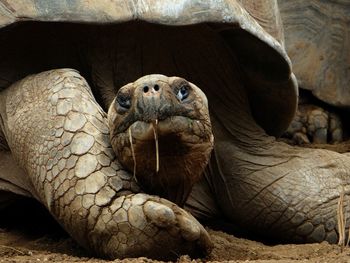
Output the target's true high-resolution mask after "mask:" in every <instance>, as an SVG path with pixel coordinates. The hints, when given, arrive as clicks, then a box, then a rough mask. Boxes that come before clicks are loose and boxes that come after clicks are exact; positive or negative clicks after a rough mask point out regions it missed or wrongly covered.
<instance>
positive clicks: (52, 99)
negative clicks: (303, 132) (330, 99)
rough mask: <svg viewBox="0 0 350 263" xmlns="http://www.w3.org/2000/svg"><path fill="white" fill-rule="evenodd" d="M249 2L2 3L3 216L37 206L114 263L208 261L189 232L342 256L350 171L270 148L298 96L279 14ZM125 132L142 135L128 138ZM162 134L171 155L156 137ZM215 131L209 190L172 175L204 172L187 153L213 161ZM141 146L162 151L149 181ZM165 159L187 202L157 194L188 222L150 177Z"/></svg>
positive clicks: (206, 246) (328, 155) (198, 181)
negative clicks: (342, 206)
mask: <svg viewBox="0 0 350 263" xmlns="http://www.w3.org/2000/svg"><path fill="white" fill-rule="evenodd" d="M254 2H255V4H256V5H252V4H251V2H250V1H234V0H220V1H214V0H211V1H197V0H182V1H168V0H162V1H152V0H145V1H124V0H114V1H94V2H92V1H89V2H86V1H81V0H71V1H46V0H45V1H25V2H24V1H14V0H6V1H4V0H2V1H0V23H1V25H2V29H1V32H0V58H1V59H0V86H1V88H2V91H1V93H0V116H1V119H0V120H1V122H0V123H1V133H0V138H1V147H2V151H0V154H1V159H0V160H1V161H0V167H1V169H0V179H1V181H0V182H1V183H0V187H1V188H0V189H1V190H2V191H1V200H3V202H2V206H3V205H5V202H8V201H6V200H9V198H10V197H11V196H13V194H15V195H23V196H27V197H32V198H35V199H37V200H38V201H39V202H41V203H42V204H43V205H44V206H45V207H46V208H47V209H48V211H49V212H50V213H51V214H52V216H53V217H54V218H55V219H56V220H57V221H58V222H59V223H60V224H61V225H62V226H63V227H64V229H65V230H66V231H67V232H68V233H69V234H70V235H71V236H72V237H73V238H74V239H75V240H76V241H77V242H78V243H79V244H80V245H82V246H83V247H85V248H87V249H89V250H90V251H93V252H94V253H95V254H96V255H99V256H102V257H109V258H115V257H120V258H122V257H130V256H149V257H153V258H169V257H171V256H173V255H179V254H181V253H189V254H190V255H193V254H195V253H197V252H208V251H210V248H211V241H210V237H209V235H208V234H207V232H206V230H205V229H204V228H203V226H202V225H201V224H200V223H199V222H198V221H197V220H196V219H195V218H194V217H196V218H197V219H199V220H207V221H209V220H212V221H213V220H222V221H225V222H228V223H232V224H234V225H236V226H239V227H241V228H245V229H247V230H249V231H251V232H254V233H257V234H260V235H263V236H265V237H272V238H278V239H280V240H283V241H285V242H287V241H290V242H320V241H323V240H327V241H329V242H332V243H334V242H336V241H337V238H338V230H337V224H336V222H337V218H336V214H337V211H336V210H337V209H336V207H337V201H338V197H339V195H340V193H341V192H342V191H345V193H348V192H349V190H350V189H349V181H350V180H349V179H350V178H349V175H348V173H349V171H350V164H349V160H350V159H349V157H348V156H346V155H341V154H338V153H335V152H330V151H324V150H311V149H303V148H294V147H291V146H289V145H287V144H284V143H282V142H278V141H276V137H278V136H279V135H280V134H281V133H282V132H283V131H284V130H285V129H286V128H287V127H288V125H289V123H290V121H291V120H292V118H293V115H294V113H295V110H296V107H297V96H298V90H297V85H296V80H295V77H294V75H293V73H292V71H291V64H290V60H289V59H288V57H287V55H286V52H285V50H284V48H283V45H282V43H283V41H282V39H281V36H283V34H282V31H281V28H280V20H279V13H278V9H277V4H276V1H254ZM245 6H246V7H247V10H248V12H249V13H248V12H247V10H245ZM253 17H254V18H255V19H256V20H255V19H254V18H253ZM43 21H44V22H45V23H44V22H43ZM256 21H262V22H264V23H265V24H264V25H263V26H264V27H265V28H266V31H265V30H264V29H263V28H262V27H261V26H260V25H259V24H258V23H257V22H256ZM266 21H269V22H267V23H266ZM267 31H269V32H270V33H271V34H272V35H274V37H273V36H272V35H270V34H269V33H267ZM70 68H73V69H70ZM78 71H79V72H78ZM144 75H148V76H145V77H143V76H144ZM167 76H169V77H167ZM171 76H179V77H171ZM128 83H130V84H128ZM192 83H194V84H192ZM197 86H198V87H199V88H200V89H201V90H202V91H203V92H204V93H202V91H201V90H200V89H199V88H197ZM90 87H91V88H90ZM121 87H123V88H122V89H120V90H119V91H118V89H119V88H121ZM129 90H131V91H130V92H129ZM204 94H206V96H207V98H208V102H207V100H206V98H205V95H204ZM140 96H141V97H142V96H150V98H151V99H150V100H151V101H153V102H152V103H153V104H154V105H153V104H152V105H153V106H152V107H153V108H152V109H153V110H151V111H149V110H147V109H145V108H144V107H147V105H148V104H147V103H138V102H139V101H141V100H142V99H140ZM161 97H162V98H163V99H162V100H161V99H160V98H161ZM142 98H143V97H142ZM142 101H146V99H145V100H142ZM167 103H170V104H171V105H172V106H171V107H170V106H169V105H168V104H167ZM208 105H209V110H210V120H211V124H210V123H209V120H208V113H207V111H208ZM108 108H109V112H110V113H111V114H112V115H110V116H109V120H107V114H106V111H107V109H108ZM175 108H176V109H185V108H186V110H179V111H174V109H175ZM116 112H117V113H118V114H119V115H117V116H116V115H113V113H114V114H116ZM142 112H145V113H146V115H147V116H144V115H142ZM164 112H165V113H164ZM179 112H180V113H179ZM123 114H124V115H123ZM125 116H127V117H125ZM135 116H137V117H135ZM152 116H153V117H152ZM162 116H163V117H162ZM164 116H165V117H164ZM201 116H202V117H203V116H204V117H203V118H202V117H201ZM124 117H125V118H124ZM172 120H180V122H179V123H178V122H174V123H172ZM201 121H202V122H201ZM186 122H187V124H186V125H185V124H184V123H186ZM140 123H141V126H140V125H139V124H140ZM169 123H170V124H169ZM133 125H139V126H137V127H141V128H140V129H137V127H136V128H135V129H133V130H132V132H128V129H129V127H131V126H133ZM162 125H163V127H165V130H166V129H168V134H172V135H173V137H172V138H174V141H175V142H176V143H174V142H173V141H171V140H169V139H167V140H163V143H162V138H161V137H159V138H156V139H154V138H153V137H152V136H151V138H149V137H150V136H148V135H149V134H150V129H151V128H150V127H153V131H154V130H157V129H158V127H161V126H162ZM210 126H211V127H212V133H213V135H214V149H213V151H212V153H211V158H210V160H209V162H208V165H207V166H206V167H205V170H204V172H203V175H202V176H201V177H200V178H199V176H198V175H196V178H191V170H190V173H187V174H186V175H185V176H183V175H179V174H177V173H176V171H183V169H182V168H183V166H186V169H197V168H196V166H195V167H192V166H191V162H192V161H193V159H194V156H192V154H191V153H192V152H191V151H189V149H192V148H191V147H189V145H191V144H192V146H196V144H197V142H198V140H201V138H205V139H203V140H202V141H203V142H204V143H206V146H205V147H207V148H206V149H203V151H204V152H206V153H205V154H209V151H210V148H211V147H212V138H211V136H210V131H209V132H208V129H210ZM120 127H121V128H120ZM133 127H134V126H133ZM169 127H170V128H171V129H173V130H169ZM191 129H193V131H192V132H193V134H191ZM185 130H186V132H187V134H186V136H182V135H183V133H184V131H185ZM142 131H145V132H147V133H148V135H147V136H144V137H143V135H142ZM119 133H122V135H121V136H117V135H118V134H119ZM123 133H124V135H123ZM154 133H155V134H156V132H154ZM205 134H207V135H206V136H204V135H205ZM158 135H159V136H162V134H161V132H159V134H158ZM202 135H203V136H204V137H203V136H202ZM166 136H167V135H166ZM155 137H156V136H155ZM183 137H185V140H184V141H182V138H183ZM118 138H119V139H118ZM138 138H141V141H142V138H146V139H147V140H152V143H148V142H146V143H145V144H146V145H155V144H153V143H154V142H155V141H156V142H159V145H158V147H153V146H152V147H153V148H152V149H155V148H159V149H157V150H158V151H157V152H158V157H156V156H157V154H155V155H153V157H152V156H151V155H150V156H151V157H150V158H151V163H152V164H153V165H154V166H153V169H154V170H153V172H154V173H153V174H152V173H151V174H144V175H143V176H142V177H138V172H142V168H143V165H144V164H143V163H142V158H141V159H137V158H138V156H140V155H141V157H142V149H139V150H138V151H137V154H138V156H136V153H135V151H134V150H135V149H136V145H134V143H135V141H137V139H138ZM186 138H188V140H187V139H186ZM111 141H113V142H115V143H116V144H114V146H113V148H114V149H116V150H117V155H116V154H115V153H114V151H113V150H112V145H111ZM164 142H166V143H170V145H171V146H172V147H170V148H169V147H168V146H169V145H164ZM119 143H121V144H122V145H124V146H125V147H126V150H125V152H124V153H125V154H126V155H128V156H129V157H130V158H131V160H133V161H134V163H132V161H128V160H123V157H124V156H120V155H121V153H123V149H124V148H123V147H120V148H121V149H120V148H119ZM147 143H148V144H147ZM201 145H203V144H201ZM150 147H151V146H150ZM118 148H119V149H118ZM162 149H166V151H164V150H162ZM178 149H180V153H179V152H177V151H178ZM144 152H145V154H146V152H148V154H149V149H146V148H145V151H144ZM197 152H198V151H197ZM162 155H164V156H165V157H166V158H167V159H166V160H170V158H169V156H176V158H174V160H175V162H171V161H169V162H170V163H171V164H172V166H171V167H170V168H171V169H169V173H170V174H171V176H177V175H178V176H179V178H177V179H176V180H177V181H176V185H175V186H174V187H175V188H176V189H179V191H180V194H179V195H178V194H177V192H176V191H174V190H173V189H171V190H170V191H168V192H167V191H164V192H162V193H160V195H164V196H165V197H169V198H170V199H171V200H174V201H175V202H176V203H178V204H180V205H181V204H182V203H183V202H184V199H186V200H185V204H184V208H185V209H186V210H187V212H186V211H185V210H184V209H182V208H180V207H179V205H177V204H175V203H174V202H171V201H169V200H167V199H165V198H161V197H158V196H157V191H158V190H161V191H163V190H164V189H165V190H166V189H167V188H169V187H170V188H171V187H172V186H171V184H165V185H163V184H162V182H164V180H167V178H165V179H164V180H163V179H159V178H158V177H157V172H161V167H163V166H162V165H163V161H164V159H163V157H164V156H162ZM178 155H179V156H180V158H177V156H178ZM116 156H117V157H118V158H116ZM183 156H187V157H186V158H187V159H186V158H182V157H183ZM201 158H202V157H201ZM206 158H207V157H206V156H204V157H203V159H201V160H203V161H204V162H205V161H206ZM146 159H147V158H146ZM155 159H157V161H156V162H155ZM140 160H141V161H140ZM176 160H178V161H177V163H176ZM135 161H137V162H135ZM146 161H147V160H146ZM187 161H188V162H187ZM128 162H129V165H128ZM200 162H201V161H200ZM200 162H199V163H200ZM121 163H124V164H126V166H125V168H124V166H122V165H121ZM157 163H158V165H159V167H158V165H157ZM135 164H136V166H137V167H136V169H135V166H133V165H135ZM174 164H175V165H174ZM197 164H198V162H197ZM164 165H165V166H167V163H165V164H164ZM126 168H127V169H126ZM180 168H181V169H180ZM145 169H146V168H145ZM147 169H148V168H147ZM147 169H146V170H147ZM177 169H179V170H177ZM200 169H202V167H199V168H198V170H200ZM198 170H196V171H195V170H193V174H195V173H197V172H198ZM147 171H150V169H148V170H147ZM163 172H164V170H163ZM164 176H165V177H166V174H164V173H163V174H162V178H164ZM181 176H182V177H181ZM186 178H189V180H187V179H186ZM140 179H144V180H143V181H141V182H139V180H140ZM153 179H154V180H155V181H156V182H159V181H160V183H161V184H160V188H158V187H155V188H152V186H154V184H153V183H154V181H153ZM182 180H183V182H184V183H185V184H187V183H191V184H192V183H193V184H194V185H193V187H192V189H190V190H189V189H188V187H189V186H188V185H181V181H182ZM147 183H150V184H149V185H148V186H149V187H150V188H152V189H150V192H148V188H147V187H144V186H143V184H146V186H147ZM187 196H188V197H187ZM190 213H191V214H192V215H194V217H193V216H192V215H191V214H190Z"/></svg>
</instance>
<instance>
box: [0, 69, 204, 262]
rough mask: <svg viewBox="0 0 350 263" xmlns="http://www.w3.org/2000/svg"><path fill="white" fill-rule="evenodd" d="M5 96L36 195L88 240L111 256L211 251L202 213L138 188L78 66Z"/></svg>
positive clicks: (15, 148)
mask: <svg viewBox="0 0 350 263" xmlns="http://www.w3.org/2000/svg"><path fill="white" fill-rule="evenodd" d="M0 100H1V103H2V104H1V105H2V108H1V117H2V119H3V121H4V124H5V125H4V126H5V127H4V133H5V135H6V139H7V142H8V144H9V147H10V148H11V151H12V154H13V156H14V158H15V159H16V160H17V162H18V163H19V164H20V166H21V167H23V168H24V170H25V171H26V173H27V174H28V176H29V177H30V178H31V180H32V182H33V185H34V189H32V191H33V193H32V195H33V196H35V197H37V199H38V200H39V201H40V202H42V203H43V204H44V205H45V206H46V207H47V208H48V209H49V211H50V212H51V213H52V214H53V216H54V217H55V218H56V220H57V221H58V222H59V223H60V224H61V225H62V226H63V227H64V228H65V229H66V230H67V231H68V233H70V235H72V237H74V238H75V239H76V240H77V241H78V242H79V243H80V244H81V245H82V246H84V247H85V248H87V249H91V250H92V252H94V253H97V254H99V255H100V256H103V257H109V258H115V257H120V258H122V257H133V256H141V255H142V256H149V257H153V258H163V259H164V258H168V257H171V256H172V254H171V253H170V251H172V252H174V256H175V255H176V254H177V253H179V254H181V253H190V254H194V253H195V252H198V251H199V252H203V251H208V250H210V247H211V242H210V240H209V236H208V234H207V232H206V231H205V230H204V228H203V227H202V226H201V225H200V224H199V223H198V222H197V221H196V219H194V218H193V217H192V216H191V215H189V214H188V213H186V212H185V211H184V210H182V209H180V208H179V207H177V206H176V205H175V204H173V203H171V202H169V201H167V200H165V199H161V198H159V197H156V196H150V195H147V194H142V193H139V192H140V188H139V186H138V185H137V183H136V182H135V181H134V180H133V177H132V176H131V175H130V174H129V173H128V172H126V171H125V170H123V169H122V168H121V166H120V164H119V163H118V161H117V160H116V159H115V155H114V153H113V150H112V148H111V145H110V142H109V129H108V126H107V119H106V114H105V113H104V112H103V111H102V109H101V108H100V107H99V105H98V104H97V103H96V102H95V100H94V98H93V96H92V93H91V90H90V88H89V87H88V84H87V83H86V81H85V80H84V79H83V78H82V77H81V76H80V75H79V73H78V72H76V71H75V70H71V69H59V70H52V71H47V72H43V73H40V74H37V75H32V76H29V77H27V78H25V79H23V80H21V81H19V82H17V83H15V84H13V85H12V86H11V87H9V88H8V89H7V90H5V91H4V92H2V93H1V94H0ZM33 102H35V103H33ZM160 247H161V249H160Z"/></svg>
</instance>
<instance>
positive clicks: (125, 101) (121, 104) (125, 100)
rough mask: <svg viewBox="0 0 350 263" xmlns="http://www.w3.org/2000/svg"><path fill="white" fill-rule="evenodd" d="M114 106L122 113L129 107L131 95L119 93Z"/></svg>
mask: <svg viewBox="0 0 350 263" xmlns="http://www.w3.org/2000/svg"><path fill="white" fill-rule="evenodd" d="M115 102H116V104H117V105H116V106H117V107H116V108H117V111H118V112H119V113H124V112H126V111H127V110H128V109H130V107H131V97H130V95H129V94H125V93H119V94H117V98H116V100H115Z"/></svg>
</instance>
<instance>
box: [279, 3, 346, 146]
mask: <svg viewBox="0 0 350 263" xmlns="http://www.w3.org/2000/svg"><path fill="white" fill-rule="evenodd" d="M278 4H279V7H280V10H281V17H282V20H283V27H284V30H285V45H286V50H287V53H288V55H289V56H290V58H291V60H292V62H293V71H294V73H295V75H296V76H297V79H298V83H299V87H300V88H301V89H304V90H307V91H311V93H312V95H313V96H315V97H316V98H317V99H319V100H320V101H321V102H324V103H326V104H327V105H330V106H331V107H327V105H322V104H321V105H322V107H321V108H320V107H319V108H317V109H316V108H315V106H311V107H310V106H306V105H304V104H305V103H303V104H302V106H301V107H302V108H303V110H302V111H303V112H305V113H300V115H304V116H305V115H306V116H305V117H304V118H308V119H309V120H310V119H312V116H310V115H314V114H315V112H317V115H324V116H326V118H327V119H329V120H332V119H334V110H333V112H332V110H331V111H329V110H328V109H325V110H323V109H322V108H324V106H326V108H330V109H331V108H332V106H333V107H336V108H339V109H344V108H349V106H350V96H349V92H350V91H349V88H348V86H349V82H350V68H349V65H350V49H349V48H348V47H349V44H350V37H349V35H350V29H349V26H348V24H349V21H350V16H349V13H350V3H349V1H320V0H314V1H308V2H305V1H278ZM316 103H317V102H316ZM318 104H319V105H318V106H320V103H318ZM308 116H309V117H308ZM335 119H338V118H337V117H335ZM295 123H296V125H297V126H300V121H296V122H295ZM301 123H302V122H301ZM335 123H337V124H336V129H335V130H336V132H335V133H334V131H332V130H334V129H333V128H334V127H332V126H334V125H332V123H331V121H329V122H328V123H327V122H322V124H321V125H318V124H316V125H315V123H313V124H312V125H314V126H321V127H320V128H319V130H318V131H317V132H315V133H314V134H312V136H309V139H311V140H312V137H314V138H315V142H316V143H327V141H328V142H340V141H342V139H343V134H342V133H343V132H342V129H343V127H342V125H341V122H339V121H338V120H336V121H335ZM312 125H310V126H312ZM306 126H307V125H306ZM325 126H327V127H325ZM306 129H307V130H310V129H308V128H306ZM312 129H313V128H311V130H312ZM293 130H294V129H293V128H292V129H290V132H292V131H293ZM327 130H328V132H327ZM316 134H319V135H316ZM327 135H328V137H329V139H328V140H327ZM303 136H304V135H303ZM304 137H305V136H304ZM310 137H311V138H310ZM305 139H306V140H305ZM305 139H303V140H302V141H304V142H305V141H308V139H307V138H305Z"/></svg>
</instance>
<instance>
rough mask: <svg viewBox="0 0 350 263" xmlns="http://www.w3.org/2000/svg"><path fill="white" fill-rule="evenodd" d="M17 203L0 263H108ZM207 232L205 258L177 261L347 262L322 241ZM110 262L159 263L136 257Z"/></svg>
mask: <svg viewBox="0 0 350 263" xmlns="http://www.w3.org/2000/svg"><path fill="white" fill-rule="evenodd" d="M20 203H21V205H14V206H13V207H11V208H10V209H7V210H2V211H1V212H0V262H20V263H24V262H108V261H106V260H101V259H97V258H92V257H90V256H89V255H88V252H87V251H84V250H83V249H82V248H80V247H79V246H78V245H77V244H76V243H75V242H74V241H73V240H72V239H71V238H70V237H69V236H68V235H67V234H66V233H65V232H64V231H63V230H62V229H61V228H60V227H59V226H58V224H57V223H55V222H54V221H53V220H52V219H51V218H50V217H49V216H48V214H47V213H46V212H43V210H42V208H40V207H38V206H33V205H32V204H31V203H30V202H29V203H28V202H27V203H26V202H24V203H23V201H22V202H20ZM14 214H16V215H15V216H13V215H14ZM209 233H210V235H211V238H212V240H213V243H214V249H213V251H212V253H211V254H210V255H209V256H208V257H206V258H201V259H191V258H190V257H188V256H182V257H180V258H179V259H178V262H215V261H216V262H218V261H220V262H227V261H230V262H297V261H298V262H350V248H345V249H344V250H343V251H341V248H340V247H339V246H337V245H329V244H328V243H326V242H324V243H321V244H307V245H274V246H271V245H264V244H262V243H259V242H256V241H251V240H247V239H242V238H237V237H234V236H232V235H229V234H226V233H223V232H220V231H214V230H210V229H209ZM109 262H110V261H109ZM113 262H118V263H119V262H151V263H156V262H159V261H153V260H150V259H147V258H136V259H124V260H114V261H113Z"/></svg>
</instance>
